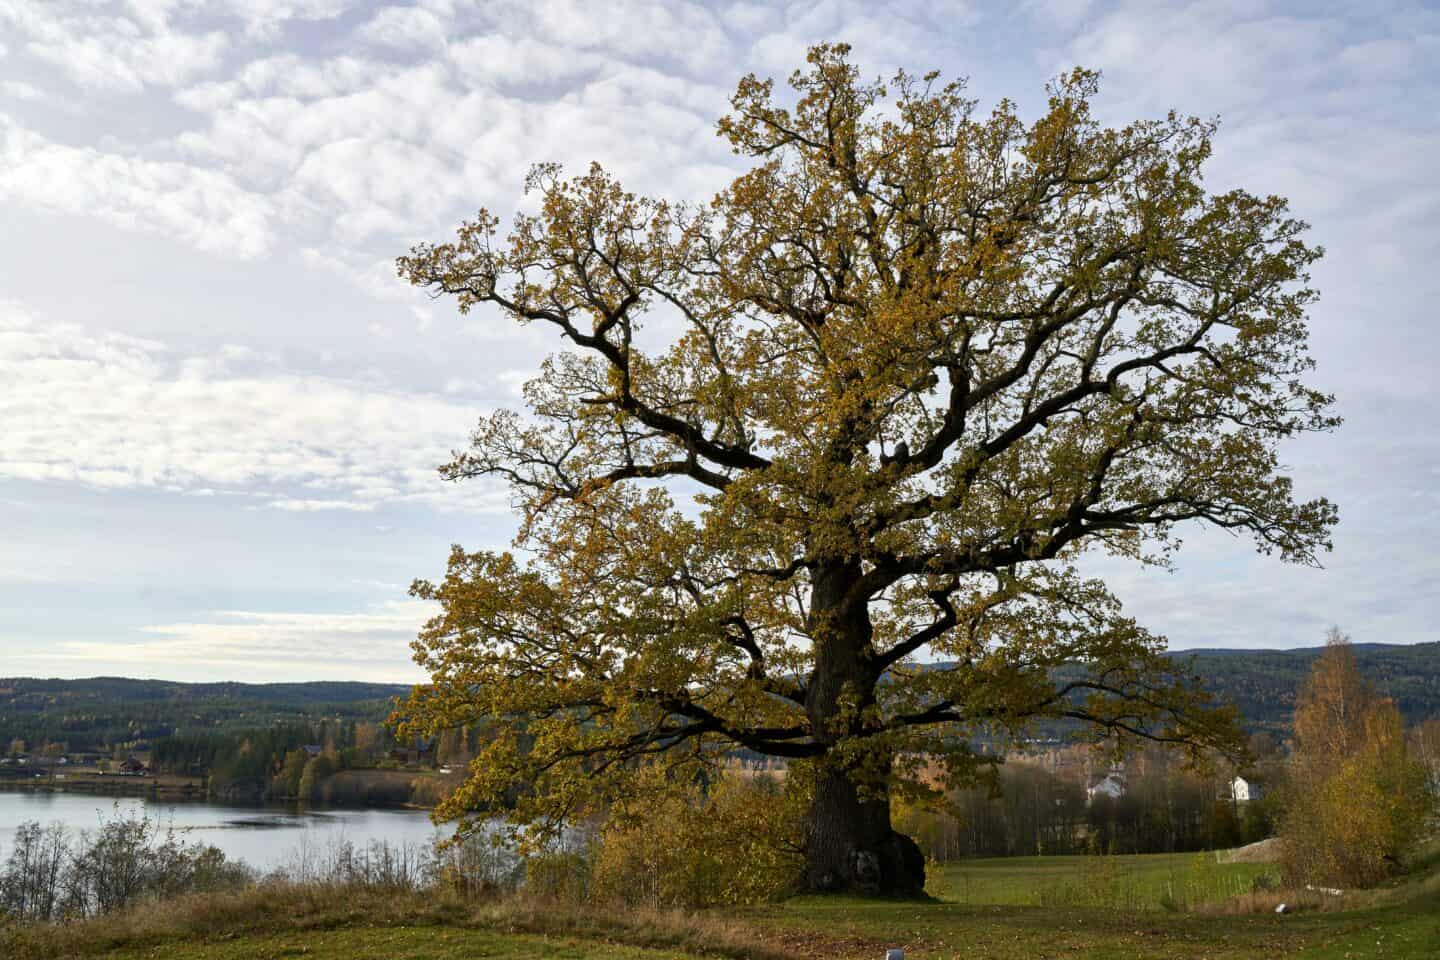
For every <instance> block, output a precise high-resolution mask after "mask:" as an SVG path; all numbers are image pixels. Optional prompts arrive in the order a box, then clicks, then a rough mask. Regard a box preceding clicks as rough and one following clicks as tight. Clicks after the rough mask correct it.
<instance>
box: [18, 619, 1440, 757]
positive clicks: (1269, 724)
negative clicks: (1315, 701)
mask: <svg viewBox="0 0 1440 960" xmlns="http://www.w3.org/2000/svg"><path fill="white" fill-rule="evenodd" d="M1321 649H1323V648H1320V647H1310V648H1305V649H1297V650H1184V651H1177V652H1176V653H1175V654H1174V656H1176V657H1177V658H1193V662H1194V664H1195V667H1196V669H1197V670H1198V671H1199V673H1200V674H1201V675H1202V676H1203V677H1205V678H1206V680H1207V682H1208V683H1209V685H1210V687H1211V688H1212V689H1213V690H1214V691H1216V692H1217V693H1218V694H1220V695H1221V696H1222V697H1226V698H1228V699H1232V700H1233V701H1234V702H1235V703H1236V705H1237V706H1238V707H1239V708H1240V711H1241V713H1242V714H1244V716H1245V719H1246V722H1247V725H1249V726H1251V727H1252V728H1257V729H1269V730H1275V731H1282V730H1284V729H1285V728H1286V727H1288V726H1289V723H1290V714H1291V712H1292V711H1293V710H1294V705H1295V691H1296V689H1297V688H1298V687H1299V685H1300V683H1301V681H1302V680H1303V679H1304V677H1305V675H1306V674H1307V673H1308V672H1309V670H1310V664H1311V663H1312V662H1314V660H1315V658H1316V657H1317V656H1318V655H1319V654H1320V651H1321ZM1353 649H1354V651H1355V655H1356V657H1357V659H1358V660H1359V662H1360V667H1361V669H1362V670H1364V671H1365V673H1366V675H1367V676H1369V677H1370V678H1371V679H1373V680H1374V681H1375V683H1376V685H1377V686H1378V687H1379V688H1380V689H1381V690H1382V691H1383V692H1384V693H1386V694H1387V695H1389V696H1391V697H1394V698H1395V700H1396V702H1397V703H1398V705H1399V707H1400V710H1401V712H1402V713H1403V714H1404V715H1405V719H1406V721H1407V722H1409V723H1415V722H1417V721H1420V720H1424V719H1428V718H1430V717H1440V643H1425V644H1417V645H1414V646H1396V645H1389V644H1355V645H1354V648H1353ZM408 689H409V688H408V687H407V686H405V685H404V684H385V683H356V682H323V683H266V684H251V683H174V682H170V681H164V680H132V679H126V678H123V677H95V678H91V679H85V680H38V679H29V678H15V679H3V678H0V749H3V747H4V745H5V744H8V743H9V742H10V741H11V740H12V739H14V738H17V737H18V738H20V739H23V740H25V741H26V743H27V744H32V745H34V744H39V743H41V742H43V741H45V740H56V741H63V742H65V743H66V744H67V745H68V748H69V749H70V750H72V751H87V750H102V749H105V748H106V747H108V746H110V745H113V744H116V743H123V742H127V741H135V740H153V739H156V738H158V737H163V736H171V735H175V734H185V735H194V734H199V733H205V732H219V731H234V730H242V729H255V728H259V727H268V726H270V725H272V724H275V723H285V722H304V721H315V720H320V719H341V720H379V719H383V718H384V717H385V716H386V715H387V714H388V713H389V709H390V702H391V700H392V698H394V697H398V696H403V695H404V694H405V693H406V692H407V691H408Z"/></svg>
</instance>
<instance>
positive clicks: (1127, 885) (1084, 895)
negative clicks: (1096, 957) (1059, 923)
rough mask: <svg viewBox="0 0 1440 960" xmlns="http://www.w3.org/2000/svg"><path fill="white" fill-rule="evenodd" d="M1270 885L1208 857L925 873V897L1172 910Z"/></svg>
mask: <svg viewBox="0 0 1440 960" xmlns="http://www.w3.org/2000/svg"><path fill="white" fill-rule="evenodd" d="M1277 883H1278V875H1277V874H1276V872H1275V869H1274V867H1271V866H1269V865H1266V864H1255V863H1236V864H1230V863H1227V864H1221V863H1217V862H1216V858H1215V855H1214V854H1213V853H1156V854H1143V855H1139V856H1126V857H996V858H990V859H977V860H967V861H964V862H962V863H959V864H953V865H948V866H944V867H941V868H940V869H939V870H938V871H934V870H932V872H931V878H930V883H929V891H930V893H931V895H933V896H935V897H936V898H938V899H941V900H946V901H949V902H952V903H960V904H983V905H994V904H1002V905H1008V906H1036V907H1039V906H1072V907H1111V908H1121V909H1126V910H1155V909H1170V910H1179V909H1185V908H1189V907H1194V906H1197V905H1199V904H1207V903H1214V902H1216V901H1220V900H1226V899H1229V898H1231V897H1235V896H1239V895H1241V894H1245V893H1249V892H1251V890H1253V889H1255V888H1256V886H1257V885H1260V886H1262V887H1263V886H1265V885H1267V884H1268V885H1269V886H1271V887H1273V886H1275V885H1276V884H1277Z"/></svg>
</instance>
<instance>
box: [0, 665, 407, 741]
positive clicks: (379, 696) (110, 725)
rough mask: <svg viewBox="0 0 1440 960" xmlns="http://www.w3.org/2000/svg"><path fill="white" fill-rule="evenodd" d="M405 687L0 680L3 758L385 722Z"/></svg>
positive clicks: (103, 679) (116, 679)
mask: <svg viewBox="0 0 1440 960" xmlns="http://www.w3.org/2000/svg"><path fill="white" fill-rule="evenodd" d="M409 690H410V688H409V687H408V686H406V685H405V684H398V683H360V682H329V681H327V682H314V683H176V682H172V681H168V680H131V679H127V678H125V677H93V678H89V679H85V680H40V679H31V678H24V677H21V678H12V679H5V678H0V753H3V752H4V750H5V745H6V744H8V743H10V742H11V741H12V740H15V739H20V740H23V741H25V743H26V744H27V745H30V746H31V747H32V748H33V747H36V746H38V745H39V744H41V743H44V742H46V741H54V742H58V743H64V744H66V749H68V750H70V751H72V752H79V751H103V750H106V749H108V748H110V747H112V746H114V745H116V744H128V743H136V742H140V741H153V740H155V739H158V738H159V737H165V736H172V735H175V734H186V735H193V734H200V733H206V732H224V731H236V730H249V729H258V728H263V727H269V726H272V725H274V724H277V723H304V722H314V721H317V720H322V719H338V720H349V721H354V720H383V719H384V718H385V717H386V716H387V715H388V714H389V712H390V704H391V700H392V698H394V697H398V696H404V695H405V694H406V693H408V692H409Z"/></svg>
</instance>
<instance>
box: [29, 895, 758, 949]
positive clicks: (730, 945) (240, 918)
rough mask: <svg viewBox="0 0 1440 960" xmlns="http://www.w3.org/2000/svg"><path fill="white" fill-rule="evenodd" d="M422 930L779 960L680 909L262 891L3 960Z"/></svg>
mask: <svg viewBox="0 0 1440 960" xmlns="http://www.w3.org/2000/svg"><path fill="white" fill-rule="evenodd" d="M360 925H364V926H380V927H383V926H402V925H403V926H420V925H429V926H437V927H441V926H443V927H455V928H461V929H484V930H492V931H498V932H503V933H531V934H549V935H558V936H568V937H575V938H580V939H585V940H594V941H600V942H609V943H620V944H626V945H630V946H637V947H661V948H669V949H674V950H680V951H684V952H687V953H697V954H703V955H709V956H722V957H737V958H740V957H754V958H757V960H779V958H780V957H781V956H782V954H780V953H778V952H777V951H776V950H775V949H774V948H773V947H772V946H769V945H767V944H766V943H765V942H764V941H763V940H761V939H760V938H759V937H758V936H757V935H756V934H755V932H753V930H752V929H751V928H750V927H748V926H747V925H746V924H744V923H743V922H742V921H740V920H738V919H734V918H729V917H725V916H723V915H719V914H713V913H712V914H705V913H694V912H690V911H684V910H643V909H642V910H634V909H630V910H623V911H617V910H605V909H600V908H593V907H577V906H575V905H573V904H556V903H550V902H547V901H544V900H538V899H535V898H527V897H523V896H517V895H508V896H503V897H496V898H494V899H487V900H473V899H463V898H460V897H458V896H455V895H449V894H444V893H437V892H433V891H432V892H428V893H425V894H416V893H403V892H394V891H370V890H364V889H355V888H347V887H341V886H332V885H300V884H291V883H264V884H259V885H256V886H253V887H250V888H248V889H245V890H240V891H234V892H227V893H210V894H195V895H191V896H186V897H179V898H175V899H172V900H166V901H163V902H152V903H145V904H141V905H140V906H138V907H136V908H134V909H131V910H127V911H124V912H121V913H117V914H110V915H107V916H104V917H99V918H96V919H93V920H86V921H82V922H78V923H71V924H64V925H44V924H33V925H26V926H22V927H13V928H10V929H9V930H6V929H3V928H0V956H3V957H5V958H6V960H58V958H64V957H84V956H92V955H95V954H100V953H106V952H109V951H113V950H117V949H122V948H136V947H153V946H158V945H161V944H164V943H166V942H167V941H179V940H185V941H196V940H201V941H221V942H223V941H229V940H233V939H236V938H240V937H246V936H253V935H259V934H274V933H278V932H282V931H305V930H326V929H337V928H341V927H348V926H360Z"/></svg>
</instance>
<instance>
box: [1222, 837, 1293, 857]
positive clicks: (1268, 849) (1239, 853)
mask: <svg viewBox="0 0 1440 960" xmlns="http://www.w3.org/2000/svg"><path fill="white" fill-rule="evenodd" d="M1279 860H1280V838H1279V837H1270V838H1269V839H1266V840H1261V841H1259V842H1257V843H1251V844H1247V845H1246V846H1243V847H1236V848H1235V849H1234V850H1226V851H1223V852H1222V853H1221V854H1220V862H1221V863H1276V862H1278V861H1279Z"/></svg>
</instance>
